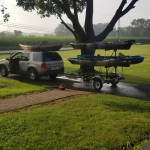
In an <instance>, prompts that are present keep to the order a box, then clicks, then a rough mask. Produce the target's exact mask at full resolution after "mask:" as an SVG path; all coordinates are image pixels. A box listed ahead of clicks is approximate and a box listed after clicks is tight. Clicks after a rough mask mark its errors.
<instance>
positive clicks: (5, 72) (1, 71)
mask: <svg viewBox="0 0 150 150" xmlns="http://www.w3.org/2000/svg"><path fill="white" fill-rule="evenodd" d="M0 73H1V75H2V77H7V76H8V74H9V72H8V71H7V69H6V67H5V66H4V65H2V66H1V67H0Z"/></svg>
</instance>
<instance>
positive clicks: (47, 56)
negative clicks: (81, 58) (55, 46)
mask: <svg viewBox="0 0 150 150" xmlns="http://www.w3.org/2000/svg"><path fill="white" fill-rule="evenodd" d="M59 60H62V58H61V56H60V55H59V54H58V53H57V52H46V53H34V54H33V61H38V62H48V61H59Z"/></svg>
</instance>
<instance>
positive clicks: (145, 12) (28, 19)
mask: <svg viewBox="0 0 150 150" xmlns="http://www.w3.org/2000/svg"><path fill="white" fill-rule="evenodd" d="M121 1H122V0H94V18H93V24H97V23H108V22H110V20H111V19H112V17H113V16H114V14H115V11H116V10H117V8H118V7H119V5H120V3H121ZM130 2H131V0H127V4H129V3H130ZM2 4H4V6H5V7H7V13H10V15H11V16H10V19H9V22H7V23H4V22H3V17H2V14H1V13H0V32H1V31H9V32H13V31H14V30H19V31H22V32H27V33H32V32H39V33H48V34H51V33H53V32H54V29H55V28H56V27H57V26H58V25H59V24H60V20H59V19H57V18H56V17H55V16H51V17H50V18H41V17H40V15H37V13H36V11H33V12H25V11H24V10H23V9H22V8H21V7H18V6H16V1H15V0H0V5H2ZM127 4H126V6H127ZM140 18H144V19H150V0H139V1H138V2H137V3H136V4H135V8H134V9H132V10H131V11H130V12H129V13H128V14H126V15H125V16H123V17H122V18H121V19H120V27H125V26H129V25H130V23H131V22H132V20H133V19H140ZM63 19H64V20H65V22H66V23H71V22H70V21H69V20H68V19H67V17H66V16H63ZM79 20H80V23H81V25H82V26H83V25H84V20H85V11H84V12H83V13H82V14H79ZM12 25H13V26H15V27H12ZM10 26H11V27H10ZM116 27H118V23H117V24H116Z"/></svg>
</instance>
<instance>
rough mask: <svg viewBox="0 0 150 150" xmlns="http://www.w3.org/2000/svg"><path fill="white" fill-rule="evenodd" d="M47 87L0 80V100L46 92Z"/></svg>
mask: <svg viewBox="0 0 150 150" xmlns="http://www.w3.org/2000/svg"><path fill="white" fill-rule="evenodd" d="M47 88H48V86H45V85H38V84H34V83H32V84H29V83H23V82H19V81H14V80H8V79H3V78H0V99H3V98H7V97H14V96H17V95H23V94H27V93H35V92H40V91H43V90H46V89H47Z"/></svg>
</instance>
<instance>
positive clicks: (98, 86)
mask: <svg viewBox="0 0 150 150" xmlns="http://www.w3.org/2000/svg"><path fill="white" fill-rule="evenodd" d="M93 87H94V89H96V90H100V89H101V88H102V87H103V83H102V81H101V80H100V79H95V80H94V82H93Z"/></svg>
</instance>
